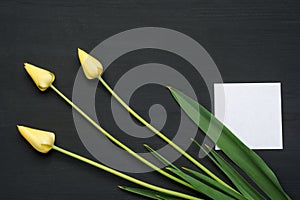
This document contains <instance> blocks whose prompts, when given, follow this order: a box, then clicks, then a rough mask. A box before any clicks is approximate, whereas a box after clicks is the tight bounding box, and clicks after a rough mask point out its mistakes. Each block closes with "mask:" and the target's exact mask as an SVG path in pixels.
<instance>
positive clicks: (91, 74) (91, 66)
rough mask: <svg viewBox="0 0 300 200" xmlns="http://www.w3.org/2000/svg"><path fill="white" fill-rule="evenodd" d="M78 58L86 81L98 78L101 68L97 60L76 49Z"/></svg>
mask: <svg viewBox="0 0 300 200" xmlns="http://www.w3.org/2000/svg"><path fill="white" fill-rule="evenodd" d="M78 57H79V60H80V63H81V66H82V69H83V72H84V74H85V76H86V77H87V78H88V79H95V78H98V77H99V76H100V75H101V74H102V72H103V67H102V64H101V63H100V62H99V60H97V59H96V58H94V57H93V56H91V55H90V54H88V53H87V52H85V51H83V50H82V49H80V48H78Z"/></svg>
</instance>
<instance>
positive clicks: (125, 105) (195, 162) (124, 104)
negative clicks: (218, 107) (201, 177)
mask: <svg viewBox="0 0 300 200" xmlns="http://www.w3.org/2000/svg"><path fill="white" fill-rule="evenodd" d="M98 79H99V81H100V82H101V83H102V84H103V86H104V87H105V88H106V89H107V90H108V91H109V92H110V93H111V95H112V96H113V97H114V98H115V99H116V100H117V101H118V102H119V103H120V104H121V105H122V106H123V107H124V108H125V109H126V110H127V111H128V112H129V113H130V114H132V115H133V116H134V117H135V118H136V119H138V120H139V121H140V122H141V123H142V124H144V125H145V126H147V127H148V128H149V129H150V130H151V131H152V132H153V133H155V134H156V135H157V136H159V137H160V138H161V139H163V140H164V141H165V142H167V143H168V144H170V145H171V146H172V147H173V148H174V149H176V150H177V151H178V152H179V153H181V154H182V155H183V156H185V157H186V158H187V159H188V160H190V161H191V162H192V163H194V164H195V165H196V166H197V167H199V168H200V169H201V170H203V171H204V172H205V173H206V174H208V175H209V176H210V177H212V178H213V179H215V180H216V181H218V182H219V183H221V184H223V185H224V186H226V187H228V188H230V189H232V190H234V191H236V190H235V189H233V188H232V187H230V186H229V185H228V184H227V183H225V182H224V181H222V180H221V179H220V178H219V177H217V176H216V175H215V174H213V173H212V172H211V171H210V170H209V169H207V168H206V167H205V166H203V165H202V164H201V163H199V162H198V161H197V160H196V159H194V158H193V157H192V156H190V155H189V154H188V153H186V152H185V151H184V150H183V149H182V148H180V147H179V146H178V145H177V144H175V143H174V142H172V140H170V139H169V138H168V137H166V136H165V135H164V134H163V133H161V132H160V131H158V130H157V129H156V128H154V127H153V126H152V125H151V124H149V123H148V122H147V121H146V120H144V119H143V118H142V117H141V116H140V115H139V114H137V113H136V112H135V111H134V110H133V109H132V108H130V107H129V106H128V105H127V104H126V103H125V102H124V101H123V100H122V99H121V98H120V97H119V96H118V95H117V93H115V92H114V91H113V89H112V88H111V87H110V86H109V85H108V84H107V83H106V82H105V81H104V80H103V79H102V77H101V76H99V78H98Z"/></svg>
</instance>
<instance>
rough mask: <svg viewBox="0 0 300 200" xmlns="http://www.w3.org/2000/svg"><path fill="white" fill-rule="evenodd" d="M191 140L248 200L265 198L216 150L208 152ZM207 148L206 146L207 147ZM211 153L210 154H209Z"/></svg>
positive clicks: (262, 199)
mask: <svg viewBox="0 0 300 200" xmlns="http://www.w3.org/2000/svg"><path fill="white" fill-rule="evenodd" d="M193 142H194V143H195V144H196V145H197V146H198V147H199V148H201V149H202V150H203V151H205V152H206V153H207V155H208V157H209V158H210V159H211V160H212V161H213V162H214V163H215V164H216V165H217V167H219V168H220V169H221V170H222V171H223V172H224V174H226V176H227V177H228V178H229V179H230V180H231V182H232V183H233V184H234V185H235V186H236V187H237V188H238V189H239V191H240V192H241V193H242V194H243V195H244V196H245V197H246V198H247V199H250V200H264V199H265V198H264V197H263V196H262V195H261V194H260V193H259V192H258V191H257V190H255V188H254V187H252V186H251V185H250V184H249V183H248V182H247V181H246V180H245V179H244V177H243V176H241V175H240V174H239V173H238V171H236V170H235V169H234V168H233V167H232V166H231V165H230V164H229V163H228V162H227V161H226V160H225V159H223V158H222V157H221V156H220V155H219V154H217V152H216V151H215V150H213V149H209V150H210V152H209V153H208V152H207V151H206V150H205V149H204V148H203V147H202V146H201V145H200V144H199V143H198V142H197V141H196V140H194V139H193ZM207 148H208V147H207ZM211 154H212V155H211Z"/></svg>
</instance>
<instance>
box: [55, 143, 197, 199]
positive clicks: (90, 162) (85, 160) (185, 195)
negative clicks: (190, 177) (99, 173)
mask: <svg viewBox="0 0 300 200" xmlns="http://www.w3.org/2000/svg"><path fill="white" fill-rule="evenodd" d="M52 149H54V150H56V151H59V152H61V153H63V154H66V155H68V156H71V157H73V158H76V159H78V160H80V161H83V162H85V163H88V164H90V165H92V166H95V167H97V168H99V169H102V170H104V171H106V172H109V173H111V174H114V175H116V176H118V177H121V178H123V179H125V180H127V181H130V182H133V183H136V184H138V185H140V186H143V187H146V188H149V189H151V190H155V191H158V192H162V193H165V194H168V195H172V196H176V197H180V198H183V199H195V200H199V198H197V197H194V196H190V195H187V194H184V193H181V192H176V191H173V190H168V189H165V188H161V187H158V186H155V185H152V184H149V183H146V182H144V181H141V180H138V179H136V178H133V177H131V176H128V175H126V174H123V173H121V172H119V171H117V170H114V169H111V168H109V167H107V166H105V165H102V164H100V163H97V162H95V161H92V160H90V159H87V158H85V157H82V156H80V155H78V154H75V153H72V152H70V151H67V150H65V149H62V148H60V147H58V146H53V147H52Z"/></svg>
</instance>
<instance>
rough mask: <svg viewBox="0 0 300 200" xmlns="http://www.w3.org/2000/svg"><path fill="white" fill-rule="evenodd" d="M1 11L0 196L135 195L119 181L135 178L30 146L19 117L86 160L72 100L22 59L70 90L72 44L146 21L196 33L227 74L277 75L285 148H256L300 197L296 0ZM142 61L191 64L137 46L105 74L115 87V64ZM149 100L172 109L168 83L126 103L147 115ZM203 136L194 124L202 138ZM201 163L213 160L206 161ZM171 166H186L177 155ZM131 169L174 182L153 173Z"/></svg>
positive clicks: (17, 6) (77, 4) (8, 4)
mask: <svg viewBox="0 0 300 200" xmlns="http://www.w3.org/2000/svg"><path fill="white" fill-rule="evenodd" d="M0 16H1V17H0V23H1V26H0V27H1V28H0V30H1V32H0V52H1V54H0V55H1V67H0V72H1V73H0V85H1V93H0V94H1V110H0V130H1V131H0V158H1V161H0V169H1V172H0V175H1V176H0V199H24V200H25V199H28V200H40V199H47V200H50V199H56V200H59V199H61V200H62V199H64V200H66V199H72V200H75V199H86V200H92V199H140V197H138V196H135V195H132V194H128V193H125V192H122V191H120V190H119V189H118V188H117V187H116V186H117V185H130V186H134V184H131V183H128V182H126V181H124V180H121V179H120V178H118V177H115V176H113V175H110V174H107V173H105V172H102V171H100V170H98V169H95V168H93V167H90V166H88V165H86V164H83V163H81V162H79V161H76V160H73V159H71V158H68V157H66V156H64V155H61V154H59V153H56V152H51V153H49V154H47V155H42V154H40V153H38V152H36V151H34V150H33V149H32V148H31V147H30V146H29V145H28V144H27V142H26V141H25V140H24V139H23V138H22V137H21V136H20V135H19V133H18V132H17V129H16V124H24V125H29V126H33V127H39V128H42V129H46V130H52V131H55V132H56V133H57V135H56V136H57V144H58V145H60V146H63V147H65V148H67V149H72V150H74V151H76V152H78V153H81V154H83V155H85V156H87V157H90V158H92V157H91V156H90V155H89V153H88V152H87V151H86V150H85V148H84V147H83V145H82V144H81V142H80V140H79V138H78V136H77V134H76V130H75V127H74V123H73V118H72V110H71V108H70V107H69V106H68V105H67V104H66V103H64V102H63V101H62V100H61V99H60V98H59V97H58V96H57V95H56V94H54V92H53V91H47V92H45V93H42V92H40V91H38V89H37V88H36V87H35V86H34V84H33V83H32V81H31V80H30V78H29V77H28V75H27V74H26V73H25V71H24V69H23V62H26V61H28V62H32V63H35V64H37V65H39V66H43V67H45V68H48V69H50V70H51V71H53V72H55V74H56V77H57V80H56V82H55V83H56V86H57V87H58V88H60V89H61V90H62V91H63V92H64V93H65V94H66V95H67V96H69V97H71V95H72V88H73V82H74V79H75V75H76V73H77V70H78V67H79V62H78V59H77V55H76V49H77V47H81V48H83V49H86V50H88V51H90V50H92V49H93V47H95V46H96V45H97V44H98V43H100V42H101V41H103V40H105V39H106V38H108V37H109V36H111V35H114V34H116V33H119V32H121V31H125V30H127V29H132V28H137V27H145V26H156V27H165V28H170V29H174V30H177V31H180V32H183V33H185V34H187V35H189V36H190V37H192V38H194V39H195V40H196V41H198V42H199V43H200V44H202V45H203V46H204V47H205V48H206V50H207V51H208V52H209V54H210V55H211V56H212V58H213V59H214V61H215V62H216V64H217V66H218V67H219V70H220V72H221V73H222V76H223V79H224V81H225V82H265V81H267V82H269V81H270V82H272V81H280V82H281V83H282V98H283V134H284V135H283V137H284V150H274V151H272V150H268V151H258V153H259V154H260V155H261V156H262V157H263V158H264V159H265V160H266V162H268V164H269V165H270V166H271V167H272V169H274V171H275V172H276V173H277V175H278V177H279V179H280V182H281V183H282V185H283V187H284V188H285V190H286V191H287V192H288V193H289V194H290V195H291V196H292V197H293V199H299V198H300V192H299V188H300V175H299V170H298V169H299V164H300V162H299V156H300V152H299V151H300V146H299V142H300V135H299V130H300V120H299V114H300V92H299V91H300V81H299V66H300V60H299V52H300V3H299V1H287V0H281V1H279V0H276V1H274V0H273V1H265V0H264V1H262V0H258V1H247V2H246V1H226V0H225V1H221V0H213V1H211V0H207V1H202V0H200V1H177V0H172V1H143V2H142V1H133V0H131V1H121V0H119V1H103V0H101V1H61V0H60V1H56V0H52V1H22V0H20V1H13V0H9V1H3V0H2V1H1V2H0ZM149 61H151V62H158V63H164V64H168V65H169V66H171V67H172V66H173V67H177V68H178V69H179V70H182V71H183V73H186V74H189V67H188V63H185V61H183V60H180V59H178V58H176V56H174V55H171V54H169V53H167V52H159V51H156V50H143V51H136V52H133V53H130V54H128V55H126V56H124V57H121V58H120V59H119V60H117V61H116V62H115V63H113V65H114V66H113V68H112V70H109V71H108V72H107V73H105V74H104V77H105V79H106V80H107V81H108V82H109V83H110V84H111V85H113V84H114V82H115V81H116V76H115V74H118V76H119V75H120V73H121V72H122V66H127V67H133V66H135V65H136V64H142V63H146V62H149ZM180 66H181V68H180ZM190 74H191V76H190V77H187V78H189V79H190V81H191V82H194V83H198V85H194V87H195V89H196V91H197V93H198V94H199V97H200V98H201V100H202V103H203V104H205V105H206V106H208V107H209V105H210V99H209V97H208V93H207V89H206V88H205V87H204V84H203V81H202V79H201V77H198V76H193V75H192V74H193V73H192V72H191V73H190ZM99 92H101V95H98V93H97V99H98V100H99V101H98V100H97V102H98V103H97V111H99V113H98V114H99V115H104V116H108V117H107V118H105V120H103V122H102V123H103V126H104V127H106V128H107V129H108V130H110V131H111V132H118V131H119V129H118V128H117V127H116V126H115V124H114V121H113V119H112V118H111V113H110V108H109V105H110V104H109V99H110V95H109V94H108V93H107V92H105V91H104V90H103V89H102V87H100V86H99ZM150 96H154V97H155V98H154V100H153V98H149V97H150ZM156 100H158V101H162V102H163V103H168V102H169V103H168V105H170V106H169V108H170V109H172V110H174V112H176V113H179V111H178V107H177V105H176V104H175V103H173V104H172V99H171V98H170V96H169V95H168V93H167V92H166V91H165V89H164V88H163V87H160V86H157V85H153V86H149V87H148V88H147V87H145V88H141V90H140V91H138V92H137V93H136V94H135V95H134V98H132V100H131V104H132V106H133V107H136V108H137V109H138V110H139V112H140V113H141V114H142V115H143V116H145V117H146V118H147V117H148V116H147V109H148V106H150V105H151V104H152V103H153V102H152V101H156ZM141 102H143V103H142V104H141ZM143 105H146V106H145V107H143ZM100 112H101V113H100ZM173 118H174V119H175V120H176V119H178V116H177V117H176V116H173ZM176 128H178V127H177V125H176V123H170V124H168V125H166V126H165V129H166V130H169V132H171V131H170V130H172V131H174V130H175V131H176ZM200 135H201V133H200V132H199V139H201V136H200ZM169 136H170V137H172V135H169ZM117 137H118V138H120V139H122V140H123V141H124V142H125V143H127V144H129V146H131V147H132V148H133V149H135V150H136V151H139V152H141V151H144V150H143V149H142V148H141V147H140V146H141V144H142V143H141V141H140V140H136V139H134V138H131V137H129V136H124V135H123V136H120V135H117ZM150 140H151V141H150ZM149 142H150V143H152V145H154V146H155V147H159V146H160V145H163V142H161V141H160V140H158V139H156V138H150V139H149ZM188 151H189V153H191V154H192V155H194V156H197V148H195V147H193V146H192V147H190V149H189V150H188ZM203 162H205V163H207V165H208V166H211V164H210V163H209V162H208V160H205V159H204V160H203ZM176 164H179V165H184V166H190V167H191V165H190V164H189V163H188V162H187V161H186V160H185V159H184V158H181V159H179V160H178V161H177V162H176ZM212 170H215V168H212ZM216 173H218V172H216ZM132 175H133V176H135V177H139V178H143V179H145V180H147V181H149V182H152V183H156V184H158V185H164V186H166V187H172V188H175V189H179V188H180V187H179V186H178V185H176V184H171V183H170V182H169V181H168V180H165V179H164V178H162V177H160V176H159V175H158V174H156V173H146V174H132Z"/></svg>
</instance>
